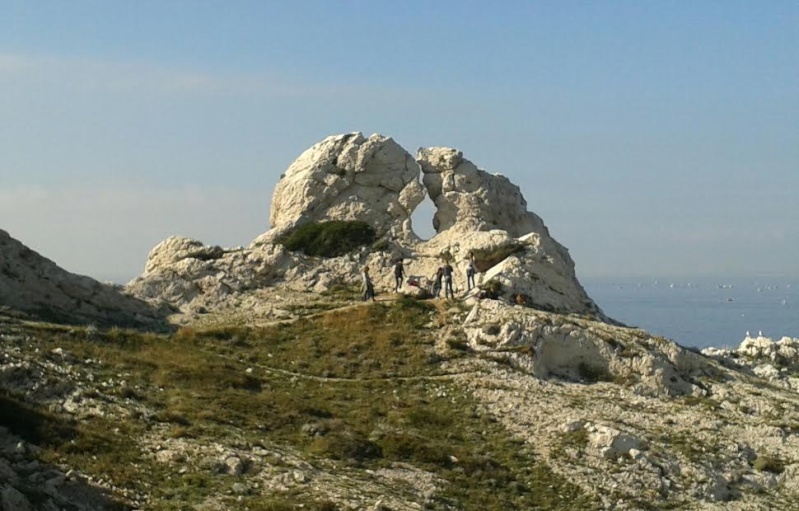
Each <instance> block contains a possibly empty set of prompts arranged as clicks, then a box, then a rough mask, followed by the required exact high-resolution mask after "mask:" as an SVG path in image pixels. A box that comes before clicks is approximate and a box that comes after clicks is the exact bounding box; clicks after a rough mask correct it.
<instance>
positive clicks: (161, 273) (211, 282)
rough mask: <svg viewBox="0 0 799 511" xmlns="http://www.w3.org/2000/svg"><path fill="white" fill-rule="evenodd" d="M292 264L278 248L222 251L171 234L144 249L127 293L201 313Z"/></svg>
mask: <svg viewBox="0 0 799 511" xmlns="http://www.w3.org/2000/svg"><path fill="white" fill-rule="evenodd" d="M297 263H298V260H297V258H296V257H295V256H293V255H292V254H290V253H289V252H287V251H286V250H285V249H284V248H283V246H282V245H280V244H274V245H272V244H258V245H256V246H253V247H248V248H235V249H227V250H224V249H222V248H220V247H207V246H204V245H203V244H202V243H201V242H200V241H197V240H193V239H189V238H184V237H179V236H173V237H170V238H167V239H166V240H164V241H162V242H161V243H159V244H158V245H156V246H155V248H153V249H152V250H151V251H150V254H149V256H148V258H147V263H146V265H145V270H144V273H143V274H142V275H141V276H140V277H137V278H136V279H134V280H133V281H131V282H130V283H128V285H127V289H128V291H129V292H130V293H132V294H134V295H135V296H138V297H140V298H142V299H147V300H151V301H155V302H157V301H165V302H167V303H170V304H172V305H175V306H177V307H182V308H189V309H193V310H200V311H202V310H207V309H212V308H218V307H220V306H222V305H223V304H224V303H225V302H226V300H228V299H230V298H231V296H232V295H235V294H238V293H243V292H245V291H248V290H251V289H257V288H261V287H265V286H269V285H271V284H273V283H274V281H275V279H279V278H281V277H282V276H283V275H284V273H285V272H286V271H287V270H288V269H289V268H291V267H294V266H296V264H297Z"/></svg>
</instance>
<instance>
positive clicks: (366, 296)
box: [361, 266, 375, 302]
mask: <svg viewBox="0 0 799 511" xmlns="http://www.w3.org/2000/svg"><path fill="white" fill-rule="evenodd" d="M361 277H362V278H363V282H362V283H361V291H362V292H363V301H364V302H365V301H367V300H372V301H375V286H374V284H372V278H371V277H370V276H369V267H368V266H366V267H364V269H363V272H362V273H361Z"/></svg>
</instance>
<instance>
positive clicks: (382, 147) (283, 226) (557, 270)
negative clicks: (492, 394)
mask: <svg viewBox="0 0 799 511" xmlns="http://www.w3.org/2000/svg"><path fill="white" fill-rule="evenodd" d="M420 165H421V166H420ZM420 169H421V170H422V171H424V180H423V181H424V187H425V188H426V189H427V192H428V193H429V195H430V197H431V198H432V199H433V200H434V202H435V204H436V207H437V213H436V216H435V223H436V229H437V230H438V234H437V235H436V236H434V237H433V238H432V239H430V240H428V241H421V240H419V239H418V238H417V237H416V236H415V235H414V234H413V230H412V226H411V214H412V212H413V210H414V208H416V206H417V205H418V204H419V203H420V201H421V200H422V198H423V197H424V193H425V188H423V187H422V184H421V183H420V182H419V177H420V172H421V171H420ZM328 220H358V221H363V222H366V223H368V224H369V225H371V226H372V227H373V228H374V229H375V230H376V231H377V234H378V237H380V238H381V239H380V240H379V242H378V244H377V245H375V246H374V247H369V246H365V247H362V248H361V249H360V250H356V251H354V252H351V253H349V254H346V255H344V256H341V257H333V258H321V259H320V258H311V257H306V256H304V255H303V254H302V253H299V252H297V253H292V252H288V251H286V249H284V248H283V246H282V245H281V244H280V239H281V236H282V235H283V234H285V233H286V232H287V231H288V230H289V229H291V228H293V227H295V226H297V225H300V224H302V223H304V222H321V221H328ZM271 223H272V229H270V230H269V231H267V232H266V233H264V234H262V235H261V236H259V237H257V238H256V239H255V240H254V241H253V242H252V243H251V244H250V245H249V246H248V247H245V248H237V249H222V248H220V247H214V246H204V245H203V244H202V243H201V242H199V241H196V240H190V239H187V238H179V237H173V238H169V239H167V240H165V241H163V242H162V243H161V244H159V245H158V246H156V247H155V248H154V249H153V250H152V252H151V253H150V256H149V258H148V260H147V264H146V266H145V272H144V273H143V274H142V276H141V277H139V278H137V279H136V280H134V281H132V282H131V283H130V284H128V286H127V289H128V290H129V291H130V292H131V293H133V294H134V295H135V296H138V297H140V298H144V299H147V300H159V299H161V300H164V301H166V302H167V303H170V304H173V305H175V306H177V307H179V308H181V310H182V311H183V312H184V313H189V314H191V313H193V312H194V311H205V310H220V309H222V308H228V309H231V308H235V309H236V310H239V311H241V310H243V309H246V307H248V306H249V304H253V303H260V301H259V300H256V299H252V298H251V297H247V296H246V295H247V294H251V293H252V292H253V291H256V290H259V289H264V288H266V287H278V288H289V289H291V290H293V291H303V290H305V291H315V292H321V291H325V290H328V289H330V288H331V286H337V285H341V284H345V285H346V284H351V283H354V282H355V281H357V279H358V274H359V273H360V271H361V269H362V268H363V267H365V266H369V267H370V269H371V270H372V276H373V279H374V280H375V284H376V286H377V288H378V292H381V291H384V290H388V289H393V287H394V286H393V284H394V283H393V275H392V274H391V267H392V265H393V261H394V260H396V259H397V258H402V259H404V260H405V265H406V274H407V275H409V276H414V279H413V281H414V283H416V284H418V285H419V286H421V287H422V288H425V289H426V290H429V289H430V287H431V284H432V276H433V274H434V273H435V272H436V269H437V268H438V267H439V266H441V265H442V264H443V262H444V261H445V260H448V261H450V262H451V263H452V264H453V266H454V267H455V275H454V287H455V291H456V293H457V294H458V296H459V297H461V298H468V296H469V294H468V293H466V291H467V286H466V265H467V262H468V260H469V258H470V256H472V257H474V260H475V264H476V266H477V271H478V274H477V276H476V277H477V278H476V280H477V283H478V284H479V283H480V282H483V283H486V282H488V281H495V282H496V283H497V284H498V285H499V286H501V289H502V292H501V293H500V294H501V296H502V298H504V299H505V300H508V301H518V300H521V301H522V303H524V304H526V305H528V306H530V307H534V308H538V309H543V310H549V311H558V312H572V313H579V314H585V315H589V316H591V317H595V318H598V319H601V320H608V321H609V319H608V318H607V317H605V316H604V314H603V313H602V311H601V310H599V308H598V307H597V306H596V304H594V303H593V301H592V300H591V299H590V298H589V297H588V295H587V294H586V293H585V290H584V289H583V288H582V286H581V285H580V283H579V282H578V281H577V277H576V275H575V272H574V262H573V261H572V259H571V257H570V256H569V253H568V251H567V250H566V248H565V247H563V246H562V245H560V244H559V243H558V242H557V241H555V240H554V239H553V238H552V237H551V236H550V235H549V232H548V230H547V228H546V226H545V225H544V223H543V221H542V220H541V219H540V218H539V217H538V216H536V215H535V214H534V213H531V212H529V211H527V204H526V202H525V200H524V197H522V195H521V192H520V191H519V188H518V187H517V186H515V185H513V184H511V183H510V181H508V179H507V178H505V177H502V176H499V175H491V174H488V173H487V172H485V171H482V170H479V169H477V167H475V165H474V164H472V163H471V162H469V161H468V160H466V159H464V158H463V155H462V154H461V153H460V152H459V151H456V150H455V149H448V148H430V149H420V150H419V155H418V163H417V162H416V161H414V159H413V158H412V157H411V156H410V155H409V154H408V153H407V152H406V151H405V150H404V149H402V148H401V147H400V146H399V145H397V143H396V142H394V141H393V140H392V139H391V138H388V137H385V136H382V135H372V136H370V137H368V138H365V137H364V136H363V135H361V134H360V133H352V134H348V135H336V136H332V137H328V138H326V139H325V140H323V141H322V142H319V143H318V144H315V145H314V146H312V147H311V148H309V149H308V150H306V151H305V152H303V153H302V154H301V155H300V156H299V157H298V158H297V160H296V161H294V162H293V163H292V164H291V165H290V166H289V168H288V169H287V170H286V172H285V174H284V175H283V177H282V178H281V180H280V181H279V182H278V184H277V186H276V188H275V192H274V196H273V198H272V211H271ZM402 291H403V292H404V293H406V294H413V295H414V296H416V295H424V294H425V291H423V290H420V289H419V287H416V286H404V287H403V289H402Z"/></svg>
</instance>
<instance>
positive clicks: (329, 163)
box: [270, 133, 424, 239]
mask: <svg viewBox="0 0 799 511" xmlns="http://www.w3.org/2000/svg"><path fill="white" fill-rule="evenodd" d="M423 198H424V190H423V189H422V186H421V185H420V184H419V165H418V164H417V163H416V162H415V161H414V159H413V157H412V156H411V155H410V154H408V152H407V151H405V150H404V149H403V148H402V147H400V146H399V145H398V144H397V143H396V142H394V140H392V139H391V138H389V137H384V136H382V135H372V136H370V137H369V138H364V136H363V135H361V134H360V133H351V134H348V135H337V136H332V137H328V138H326V139H325V140H323V141H322V142H319V143H318V144H315V145H314V146H313V147H311V148H310V149H308V150H306V151H305V152H304V153H302V154H301V155H300V157H299V158H297V159H296V160H295V161H294V163H292V164H291V165H290V166H289V168H288V169H287V170H286V172H285V174H284V175H283V177H282V178H281V179H280V181H279V182H278V183H277V186H276V187H275V193H274V196H273V198H272V211H271V214H270V221H271V223H272V227H273V228H274V229H277V230H284V229H287V228H291V227H294V226H295V225H298V224H301V223H303V222H318V221H323V220H360V221H363V222H366V223H368V224H369V225H371V226H372V227H373V228H374V229H375V230H376V231H377V234H378V235H380V236H382V235H385V234H389V235H390V236H391V237H398V238H401V239H406V238H408V237H410V236H411V235H412V232H413V230H412V228H411V219H410V217H411V213H412V212H413V210H414V209H415V208H416V206H417V205H418V204H419V203H420V202H421V201H422V199H423Z"/></svg>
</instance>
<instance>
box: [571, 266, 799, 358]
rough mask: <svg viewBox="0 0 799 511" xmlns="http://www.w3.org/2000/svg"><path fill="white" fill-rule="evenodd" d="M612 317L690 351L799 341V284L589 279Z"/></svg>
mask: <svg viewBox="0 0 799 511" xmlns="http://www.w3.org/2000/svg"><path fill="white" fill-rule="evenodd" d="M581 283H582V284H583V287H584V288H585V290H586V291H587V292H588V295H589V296H591V298H593V300H594V302H596V303H597V305H599V307H600V308H601V309H602V310H603V311H604V312H605V314H607V315H608V316H610V317H612V318H614V319H616V320H618V321H621V322H622V323H624V324H625V325H628V326H635V327H639V328H643V329H644V330H647V331H648V332H650V333H652V334H655V335H659V336H663V337H667V338H669V339H672V340H673V341H676V342H677V343H678V344H681V345H682V346H686V347H696V348H707V347H709V346H713V347H717V348H722V347H727V348H729V347H737V346H738V345H739V344H740V343H741V341H742V340H743V339H744V338H745V337H746V336H747V334H749V335H751V336H758V335H763V336H766V337H770V338H772V339H775V340H778V339H780V338H782V337H783V336H787V337H799V279H781V278H773V277H772V278H736V279H721V278H701V279H700V278H694V279H661V278H628V279H618V278H616V279H610V278H584V279H581Z"/></svg>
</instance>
